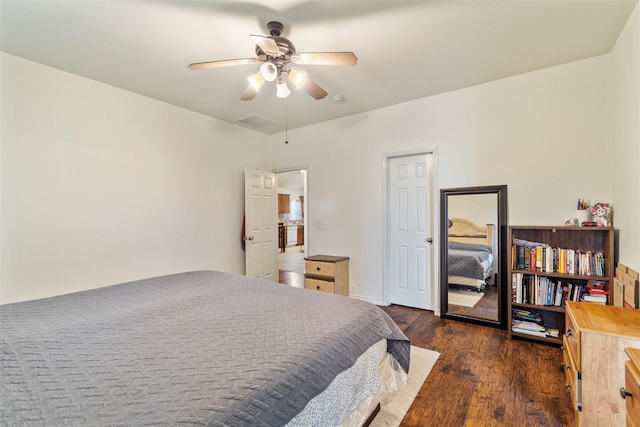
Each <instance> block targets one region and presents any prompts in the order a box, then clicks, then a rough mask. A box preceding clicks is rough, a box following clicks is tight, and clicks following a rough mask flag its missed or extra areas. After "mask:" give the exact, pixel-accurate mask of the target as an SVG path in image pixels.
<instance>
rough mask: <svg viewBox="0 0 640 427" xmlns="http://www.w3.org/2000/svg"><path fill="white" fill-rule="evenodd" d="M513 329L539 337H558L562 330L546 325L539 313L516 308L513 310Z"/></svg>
mask: <svg viewBox="0 0 640 427" xmlns="http://www.w3.org/2000/svg"><path fill="white" fill-rule="evenodd" d="M512 314H513V316H512V318H511V319H512V320H511V331H513V332H518V333H521V334H527V335H533V336H537V337H558V336H559V335H560V330H559V329H557V328H550V327H547V326H545V324H544V322H543V320H542V317H540V314H539V313H536V312H533V311H530V310H523V309H517V308H514V309H513V310H512Z"/></svg>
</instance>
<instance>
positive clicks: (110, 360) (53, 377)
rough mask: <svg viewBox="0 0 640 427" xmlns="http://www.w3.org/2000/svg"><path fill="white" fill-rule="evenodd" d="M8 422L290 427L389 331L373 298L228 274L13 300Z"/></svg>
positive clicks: (6, 352) (5, 313) (3, 314)
mask: <svg viewBox="0 0 640 427" xmlns="http://www.w3.org/2000/svg"><path fill="white" fill-rule="evenodd" d="M0 322H1V323H0V325H1V328H2V330H1V356H0V357H1V359H0V360H1V365H0V368H1V369H2V371H1V375H2V390H1V391H0V393H1V394H0V397H1V401H0V405H1V408H0V410H1V411H2V412H1V415H0V424H1V425H7V426H9V425H21V426H22V425H38V426H40V425H47V426H54V425H64V426H70V425H83V426H90V425H91V426H96V425H105V426H106V425H109V426H133V425H163V426H166V425H210V426H245V425H256V426H275V425H284V424H286V423H287V422H288V421H289V420H291V419H292V418H293V417H294V416H295V415H296V414H297V413H299V412H300V411H301V410H302V409H303V408H304V407H305V405H306V404H307V402H308V401H309V400H310V399H312V398H313V397H314V396H316V395H318V394H319V393H321V392H322V391H323V390H324V389H325V388H326V387H327V386H328V385H329V383H331V381H332V380H333V379H334V378H335V377H336V375H337V374H339V373H340V372H342V371H344V370H345V369H347V368H349V367H350V366H351V365H353V364H354V362H355V360H356V359H357V358H358V357H359V356H360V355H361V354H362V353H363V352H364V351H365V350H366V349H367V348H369V347H370V346H371V345H373V344H374V343H376V342H377V341H379V340H380V339H381V338H386V339H387V340H388V341H387V343H388V344H387V345H388V351H389V352H390V353H391V354H392V355H393V356H394V357H395V358H396V359H397V360H398V362H399V363H400V365H401V366H402V367H403V368H404V369H405V370H406V371H408V367H409V347H410V343H409V341H408V340H407V338H406V337H405V336H404V335H403V334H402V332H401V331H400V330H399V329H398V327H397V326H396V324H395V323H394V322H393V321H392V320H391V319H390V318H389V316H387V315H386V313H384V312H383V311H382V310H381V309H380V308H379V307H376V306H374V305H372V304H369V303H367V302H364V301H359V300H355V299H351V298H346V297H341V296H338V295H333V294H327V293H322V292H315V291H306V290H303V289H297V288H292V287H288V286H283V285H279V284H276V283H271V282H266V281H263V280H259V279H251V278H247V277H244V276H239V275H233V274H228V273H222V272H216V271H199V272H190V273H181V274H175V275H170V276H163V277H157V278H152V279H146V280H140V281H136V282H130V283H125V284H120V285H114V286H109V287H105V288H99V289H93V290H89V291H84V292H78V293H73V294H67V295H62V296H57V297H53V298H47V299H41V300H34V301H26V302H21V303H15V304H7V305H3V306H0Z"/></svg>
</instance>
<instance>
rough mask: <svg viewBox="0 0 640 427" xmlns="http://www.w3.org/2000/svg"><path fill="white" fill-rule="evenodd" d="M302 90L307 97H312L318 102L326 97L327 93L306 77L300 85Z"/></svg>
mask: <svg viewBox="0 0 640 427" xmlns="http://www.w3.org/2000/svg"><path fill="white" fill-rule="evenodd" d="M302 89H304V90H305V91H306V92H307V93H308V94H309V95H311V96H312V97H313V99H316V100H319V99H323V98H324V97H325V96H327V91H326V90H324V89H322V88H321V87H320V86H318V84H317V83H316V82H314V81H313V80H311V79H310V78H309V77H307V78H306V79H305V80H304V83H303V84H302Z"/></svg>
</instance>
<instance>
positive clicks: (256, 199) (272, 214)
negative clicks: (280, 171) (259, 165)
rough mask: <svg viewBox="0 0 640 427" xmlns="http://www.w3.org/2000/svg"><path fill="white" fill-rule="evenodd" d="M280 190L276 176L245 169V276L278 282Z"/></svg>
mask: <svg viewBox="0 0 640 427" xmlns="http://www.w3.org/2000/svg"><path fill="white" fill-rule="evenodd" d="M277 195H278V189H277V188H276V176H275V174H274V173H273V172H268V171H261V170H257V169H251V168H245V170H244V209H245V230H246V231H245V237H244V240H245V263H246V266H245V274H246V275H247V276H250V277H258V278H262V279H266V280H271V281H273V282H277V281H278V219H277V215H278V198H277Z"/></svg>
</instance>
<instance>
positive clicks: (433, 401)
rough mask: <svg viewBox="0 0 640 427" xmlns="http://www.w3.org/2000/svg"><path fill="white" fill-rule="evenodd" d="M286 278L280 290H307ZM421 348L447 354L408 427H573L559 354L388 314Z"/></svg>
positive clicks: (466, 328)
mask: <svg viewBox="0 0 640 427" xmlns="http://www.w3.org/2000/svg"><path fill="white" fill-rule="evenodd" d="M303 281H304V276H303V275H302V274H300V273H297V272H287V271H280V283H284V284H288V285H290V286H304V285H303ZM381 309H382V310H384V311H385V312H386V313H387V314H389V315H390V316H391V318H392V319H393V320H394V321H395V322H396V323H397V324H398V326H399V327H400V329H402V330H403V332H404V333H405V334H406V335H407V337H409V339H410V340H411V343H412V344H413V345H415V346H418V347H422V348H427V349H429V350H434V351H437V352H439V353H440V357H439V359H438V361H437V362H436V364H435V366H434V367H433V370H432V371H431V373H430V374H429V377H428V378H427V381H425V383H424V384H423V386H422V388H421V389H420V391H419V392H418V395H417V396H416V399H415V401H414V402H413V404H412V406H411V408H409V411H408V412H407V414H406V416H405V418H404V420H403V421H402V424H401V427H409V426H420V427H430V426H438V427H462V426H464V427H492V426H496V427H497V426H500V427H502V426H505V427H506V426H508V427H519V426H523V427H524V426H574V425H576V423H577V419H576V417H575V414H574V412H573V411H572V410H571V402H570V397H569V393H568V391H567V390H566V388H565V378H564V373H562V372H561V371H560V369H559V367H560V363H561V362H562V351H561V350H560V348H558V347H553V346H548V345H544V344H538V343H534V342H528V341H523V340H513V341H512V340H509V339H508V338H507V331H504V330H500V329H495V328H490V327H487V326H479V325H473V324H470V323H463V322H459V321H455V320H448V319H442V318H440V317H437V316H435V315H434V314H433V312H430V311H425V310H418V309H413V308H408V307H402V306H398V305H392V306H389V307H381Z"/></svg>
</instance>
